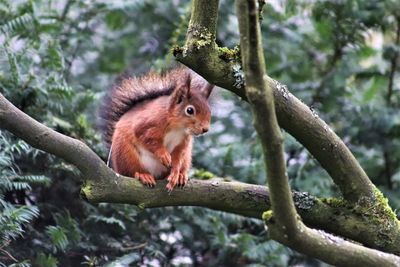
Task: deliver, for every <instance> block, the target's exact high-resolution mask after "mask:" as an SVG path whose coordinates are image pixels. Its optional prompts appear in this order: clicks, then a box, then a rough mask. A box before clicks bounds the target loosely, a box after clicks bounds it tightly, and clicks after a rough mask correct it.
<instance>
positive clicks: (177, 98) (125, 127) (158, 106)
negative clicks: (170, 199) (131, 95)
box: [111, 69, 213, 190]
mask: <svg viewBox="0 0 400 267" xmlns="http://www.w3.org/2000/svg"><path fill="white" fill-rule="evenodd" d="M172 73H173V74H174V78H176V77H179V79H178V80H177V81H175V82H176V83H175V86H174V88H173V91H172V93H171V94H169V95H160V96H158V97H156V98H154V99H149V100H145V101H141V102H139V103H135V105H134V106H133V107H132V108H130V109H129V111H128V112H126V113H125V114H123V115H122V116H121V118H120V119H119V120H118V121H117V122H116V123H115V126H114V129H113V134H112V140H111V146H112V154H111V160H112V166H113V168H114V170H115V171H116V172H118V173H120V174H122V175H126V176H130V177H135V178H138V179H139V180H140V181H141V182H142V183H144V184H147V185H149V186H154V185H155V184H156V179H162V178H167V180H168V184H167V188H168V190H172V189H173V188H174V187H175V186H177V185H180V186H183V185H185V184H186V182H187V180H188V178H187V177H188V174H187V173H188V171H189V169H190V167H191V161H192V159H191V157H192V141H193V140H192V139H193V138H192V136H193V135H199V134H203V133H205V132H206V131H208V128H209V126H210V117H211V114H210V108H209V105H208V102H207V98H208V96H209V94H210V92H211V90H212V87H213V86H211V85H209V84H207V83H205V82H202V83H200V86H199V83H197V84H195V83H192V80H193V74H191V73H189V72H187V71H186V70H183V69H182V70H181V73H180V75H178V74H179V71H178V72H177V71H176V70H174V71H173V72H172ZM177 73H178V74H177ZM150 80H151V82H153V83H157V82H160V80H161V78H160V79H158V80H157V76H155V75H154V74H151V79H150ZM130 82H132V80H131V81H130ZM122 85H123V86H125V87H127V82H126V81H125V85H124V82H123V83H122ZM158 86H159V85H158ZM127 90H129V87H128V88H127ZM188 108H192V109H193V110H194V114H193V115H191V114H189V113H190V112H189V111H190V110H189V109H188Z"/></svg>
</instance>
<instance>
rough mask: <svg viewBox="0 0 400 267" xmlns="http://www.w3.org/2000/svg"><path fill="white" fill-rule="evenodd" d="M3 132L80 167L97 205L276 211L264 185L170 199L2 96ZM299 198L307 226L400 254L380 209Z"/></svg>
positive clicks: (187, 192) (211, 185) (193, 184)
mask: <svg viewBox="0 0 400 267" xmlns="http://www.w3.org/2000/svg"><path fill="white" fill-rule="evenodd" d="M0 128H1V129H6V130H9V131H10V132H12V133H14V134H15V135H17V136H18V137H20V138H21V139H23V140H25V141H26V142H28V143H29V144H30V145H32V146H34V147H36V148H38V149H41V150H44V151H46V152H48V153H51V154H54V155H56V156H58V157H61V158H63V159H64V160H66V161H68V162H70V163H71V164H73V165H75V166H76V167H77V168H78V169H79V170H80V171H81V172H82V174H83V177H82V178H83V179H84V180H85V182H84V186H83V187H82V195H83V197H85V198H86V199H88V200H89V201H90V202H93V203H98V202H109V203H129V204H134V205H137V206H139V207H141V208H156V207H165V206H201V207H207V208H211V209H215V210H221V211H226V212H230V213H235V214H239V215H244V216H248V217H253V218H258V219H260V218H261V215H262V213H263V211H265V210H268V209H270V208H271V206H270V202H269V191H268V188H266V187H264V186H259V185H250V184H244V183H239V182H225V181H222V180H208V181H201V180H194V179H192V180H190V181H189V184H188V185H187V186H186V187H185V188H183V189H179V188H177V189H176V190H174V191H173V192H172V193H171V194H170V195H169V194H167V192H166V190H165V185H166V181H158V185H157V186H156V187H155V188H148V187H145V186H143V185H142V184H141V183H140V182H139V181H137V180H136V179H132V178H128V177H124V176H120V175H116V174H115V173H114V172H113V171H112V170H111V169H109V168H108V167H107V166H106V165H105V164H104V163H103V161H102V160H101V159H100V158H99V157H97V156H96V155H95V154H94V153H93V152H92V151H91V150H90V149H89V147H87V146H86V145H85V144H83V143H82V142H80V141H78V140H75V139H73V138H69V137H67V136H64V135H62V134H60V133H57V132H55V131H53V130H52V129H50V128H48V127H46V126H44V125H42V124H40V123H39V122H37V121H35V120H34V119H32V118H30V117H29V116H28V115H26V114H25V113H23V112H21V111H20V110H18V109H17V108H16V107H15V106H14V105H12V104H11V103H10V102H8V101H7V99H5V98H4V96H3V95H1V94H0ZM44 133H45V134H44ZM293 198H294V202H295V205H296V208H297V211H298V212H299V214H300V215H301V217H302V219H303V221H304V222H305V223H306V224H307V225H309V226H312V227H316V228H318V229H323V230H326V231H329V232H331V233H335V234H337V235H341V236H344V237H347V238H350V239H352V240H356V241H358V242H361V243H363V244H366V245H367V246H370V247H372V248H377V249H380V250H383V251H387V252H391V253H395V254H397V255H400V231H399V230H398V227H397V225H395V224H391V221H385V220H381V219H380V218H379V217H376V214H378V215H379V213H378V209H377V208H372V209H371V208H370V207H368V209H367V208H366V209H356V208H355V207H354V206H351V205H349V204H348V203H347V202H346V201H343V200H337V199H322V200H321V199H317V198H315V197H312V196H310V195H309V194H307V193H299V192H294V193H293Z"/></svg>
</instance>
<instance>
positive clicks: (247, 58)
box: [236, 0, 400, 266]
mask: <svg viewBox="0 0 400 267" xmlns="http://www.w3.org/2000/svg"><path fill="white" fill-rule="evenodd" d="M236 3H237V4H236V10H237V13H238V20H239V32H240V46H241V49H242V50H241V55H242V63H243V69H244V72H245V79H246V85H245V89H246V94H247V98H248V99H249V103H250V107H251V110H252V113H253V117H254V124H255V128H256V131H257V134H258V136H259V137H260V140H261V145H262V148H263V154H264V159H265V165H266V169H267V173H268V185H269V188H270V199H271V205H272V212H271V211H267V212H266V213H264V216H263V219H264V220H265V222H266V224H267V225H268V228H269V233H270V236H271V237H272V238H273V239H275V240H277V241H279V242H281V243H283V244H285V245H287V246H289V247H291V248H293V249H295V250H298V251H300V252H303V253H305V254H308V255H310V256H313V257H317V258H319V259H321V260H324V261H326V262H328V263H330V264H335V265H340V266H377V265H378V264H379V265H383V266H398V265H399V264H400V258H399V257H397V256H394V255H391V254H384V253H381V252H379V251H377V250H373V249H369V248H365V247H363V246H361V245H358V244H354V243H351V242H348V241H345V240H344V239H341V238H338V237H335V236H333V235H330V234H327V233H325V232H323V231H317V230H314V229H311V228H308V227H306V226H305V225H304V224H303V223H302V221H301V220H300V217H299V216H298V215H297V213H296V209H295V206H294V203H293V199H292V196H291V192H290V188H289V181H288V177H287V174H286V166H285V159H284V153H283V140H282V134H281V132H280V129H279V126H278V121H277V118H276V114H275V107H274V97H273V92H272V88H271V87H269V86H268V83H266V82H265V81H264V77H266V71H265V62H264V53H263V47H262V42H261V30H260V23H259V9H258V1H257V0H237V1H236Z"/></svg>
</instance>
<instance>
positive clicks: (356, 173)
mask: <svg viewBox="0 0 400 267" xmlns="http://www.w3.org/2000/svg"><path fill="white" fill-rule="evenodd" d="M192 3H193V6H194V7H195V8H192V16H191V21H190V25H191V26H190V27H189V29H188V34H187V38H186V43H185V45H184V46H183V47H178V46H176V47H174V48H173V51H172V52H173V54H174V56H175V57H176V59H177V60H178V61H180V62H181V63H183V64H185V65H186V66H188V67H189V68H191V69H193V70H194V71H196V72H197V73H199V74H200V75H202V76H203V77H204V78H205V79H207V80H208V81H209V82H211V83H213V84H215V85H218V86H220V87H223V88H225V89H227V90H229V91H231V92H233V93H235V94H236V95H238V96H239V97H241V98H242V99H243V100H246V101H247V96H246V93H245V90H244V86H243V85H244V74H243V71H242V65H241V60H240V51H239V49H238V48H237V47H236V48H234V49H228V48H225V47H223V48H221V47H218V45H217V44H216V43H215V32H216V19H215V20H214V19H213V20H207V19H204V17H214V18H217V16H218V0H210V1H202V0H194V1H192ZM194 13H195V14H194ZM193 29H197V30H196V31H195V33H196V34H193V32H194V31H193ZM265 82H266V86H268V87H271V88H272V89H273V92H274V99H275V108H276V114H277V117H278V122H279V125H280V126H281V127H282V128H283V129H285V130H286V131H287V132H288V133H289V134H291V135H292V136H293V137H295V138H296V139H297V140H298V141H299V142H300V143H301V144H302V145H304V146H305V147H306V148H307V149H308V151H309V152H310V153H311V154H312V155H313V156H314V157H315V158H316V159H317V160H318V162H319V163H320V164H321V166H322V167H323V168H324V169H325V170H326V171H327V172H328V173H329V175H330V176H331V177H332V179H333V180H334V182H335V184H336V185H338V187H339V189H340V191H341V192H342V194H343V197H344V198H345V199H347V200H349V201H353V202H357V201H358V200H359V199H361V198H364V197H367V198H374V190H375V186H374V185H373V184H372V183H371V181H370V180H369V178H368V176H367V175H366V173H365V172H364V170H363V169H362V168H361V166H360V164H359V163H358V162H357V160H356V159H355V157H354V156H353V154H352V153H351V152H350V150H349V149H348V148H347V147H346V145H345V144H344V143H343V142H342V140H341V139H340V138H339V137H338V136H337V135H336V134H335V133H334V132H333V131H332V130H331V128H330V127H329V125H327V124H326V123H325V122H324V121H323V120H321V119H320V118H319V116H318V115H317V113H316V112H315V111H314V110H312V109H310V108H309V107H307V106H306V105H305V104H304V103H302V102H301V101H300V100H299V99H297V98H296V97H295V96H293V95H292V94H291V93H290V92H289V91H288V88H287V87H286V86H285V85H283V84H281V83H279V82H278V81H276V80H273V79H272V78H270V77H266V78H265Z"/></svg>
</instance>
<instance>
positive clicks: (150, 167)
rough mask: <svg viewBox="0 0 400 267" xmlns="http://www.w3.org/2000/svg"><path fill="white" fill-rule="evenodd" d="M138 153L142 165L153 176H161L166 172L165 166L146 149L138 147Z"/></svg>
mask: <svg viewBox="0 0 400 267" xmlns="http://www.w3.org/2000/svg"><path fill="white" fill-rule="evenodd" d="M139 155H140V163H141V164H142V166H143V167H144V168H145V169H146V170H147V171H148V172H149V173H150V174H151V175H153V176H154V177H155V178H161V176H162V175H163V174H165V173H166V172H167V168H166V167H165V166H164V165H162V164H161V162H160V161H159V160H158V159H157V158H156V156H155V155H154V154H153V153H151V152H150V151H148V150H147V149H145V148H143V147H140V148H139Z"/></svg>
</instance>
